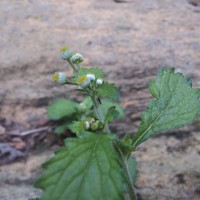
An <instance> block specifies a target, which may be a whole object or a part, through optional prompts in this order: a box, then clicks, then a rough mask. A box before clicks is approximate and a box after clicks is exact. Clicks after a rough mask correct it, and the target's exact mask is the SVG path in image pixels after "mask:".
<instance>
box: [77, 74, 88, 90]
mask: <svg viewBox="0 0 200 200" xmlns="http://www.w3.org/2000/svg"><path fill="white" fill-rule="evenodd" d="M77 84H78V89H83V88H85V87H86V86H88V85H89V84H90V78H88V77H87V76H86V75H84V76H79V77H78V80H77Z"/></svg>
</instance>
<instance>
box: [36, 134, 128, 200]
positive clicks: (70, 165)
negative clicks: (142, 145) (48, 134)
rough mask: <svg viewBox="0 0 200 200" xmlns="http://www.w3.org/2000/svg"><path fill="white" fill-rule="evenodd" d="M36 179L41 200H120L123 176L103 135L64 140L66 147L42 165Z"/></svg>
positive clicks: (111, 148)
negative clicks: (41, 170) (40, 190)
mask: <svg viewBox="0 0 200 200" xmlns="http://www.w3.org/2000/svg"><path fill="white" fill-rule="evenodd" d="M43 167H44V168H45V169H46V170H45V172H44V174H43V175H42V176H41V177H40V178H39V180H38V181H37V182H36V186H37V187H39V188H41V189H43V190H44V193H43V196H42V198H41V200H56V199H59V200H67V199H69V200H94V199H98V200H111V199H115V200H122V199H124V198H123V193H124V191H125V188H124V181H125V175H124V173H123V171H122V168H121V167H122V163H121V162H120V160H119V157H118V154H117V152H115V150H114V148H113V146H112V144H111V140H110V139H109V138H108V137H107V135H106V134H98V135H96V134H93V135H91V136H89V137H86V138H82V139H80V138H79V139H68V140H67V146H66V147H64V148H62V149H60V150H58V151H57V152H56V154H55V156H54V157H53V158H52V159H50V161H48V162H47V163H46V164H44V165H43Z"/></svg>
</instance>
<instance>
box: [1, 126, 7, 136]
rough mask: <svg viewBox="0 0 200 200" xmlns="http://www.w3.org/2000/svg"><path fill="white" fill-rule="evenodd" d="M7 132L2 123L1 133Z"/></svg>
mask: <svg viewBox="0 0 200 200" xmlns="http://www.w3.org/2000/svg"><path fill="white" fill-rule="evenodd" d="M5 133H6V129H5V128H4V127H3V126H1V125H0V135H4V134H5Z"/></svg>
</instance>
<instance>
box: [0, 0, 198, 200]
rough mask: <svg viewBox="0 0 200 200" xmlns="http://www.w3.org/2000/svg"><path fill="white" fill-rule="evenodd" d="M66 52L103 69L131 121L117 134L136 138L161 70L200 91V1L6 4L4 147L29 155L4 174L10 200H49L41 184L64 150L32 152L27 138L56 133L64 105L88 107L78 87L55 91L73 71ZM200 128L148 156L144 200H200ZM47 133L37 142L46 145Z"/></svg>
mask: <svg viewBox="0 0 200 200" xmlns="http://www.w3.org/2000/svg"><path fill="white" fill-rule="evenodd" d="M65 45H68V46H70V47H71V48H72V49H73V50H75V51H78V52H80V53H81V54H83V55H84V57H85V58H86V59H85V61H84V65H85V66H100V67H102V69H103V70H104V71H105V73H106V78H107V79H108V80H109V81H111V82H115V83H116V84H117V86H118V87H119V89H120V93H121V105H122V106H123V107H124V109H125V111H126V115H127V118H126V119H125V120H121V121H118V122H117V123H115V124H113V125H112V128H113V129H114V130H115V131H116V132H117V133H118V134H122V133H126V132H131V134H134V132H135V130H136V128H137V127H138V125H139V122H140V112H142V111H144V108H145V106H146V105H147V104H148V101H149V99H150V94H149V92H148V89H147V87H148V80H149V79H154V78H155V76H156V73H157V71H158V69H160V68H161V66H167V67H170V66H175V67H176V69H177V71H180V72H182V73H183V74H185V75H186V76H189V77H191V78H192V79H193V86H194V87H200V57H199V52H200V0H176V1H174V0H124V1H123V0H122V1H120V2H119V1H117V0H116V1H114V0H101V1H100V0H68V1H61V0H48V1H47V0H34V1H33V0H20V1H18V0H9V1H7V0H1V1H0V77H1V79H0V102H1V106H0V147H1V145H5V144H6V145H7V148H10V146H9V145H11V144H12V145H13V144H14V146H15V147H17V149H18V150H19V151H15V153H14V154H13V155H12V156H13V157H11V158H10V159H11V160H12V159H13V160H15V157H20V156H21V157H23V159H21V160H20V161H15V162H12V163H11V164H4V165H1V166H0V200H27V199H28V198H30V197H36V196H37V195H39V194H40V191H39V190H36V189H34V188H33V186H32V184H33V182H34V180H35V178H36V177H37V176H38V174H39V173H41V169H40V165H41V163H43V162H44V161H45V160H47V159H48V158H49V157H50V156H51V155H52V153H53V148H54V147H51V148H43V149H42V150H41V152H39V151H38V150H37V151H27V149H29V148H27V146H28V147H30V146H32V145H33V144H32V143H31V141H32V140H33V136H31V134H30V136H29V137H26V138H24V136H22V135H21V134H22V133H23V134H25V133H27V132H26V131H27V130H28V131H30V130H35V129H37V128H39V129H41V128H44V130H46V131H48V132H49V133H50V134H51V133H52V130H49V129H48V126H49V122H48V120H47V115H46V107H47V105H48V103H49V102H51V101H52V100H53V99H55V98H58V97H61V96H64V97H67V98H71V99H76V100H80V99H81V96H79V95H77V93H76V92H74V91H73V89H74V88H64V87H63V88H61V87H57V86H56V85H54V84H53V83H52V82H51V75H52V73H54V72H55V71H60V70H63V69H64V68H65V63H64V62H63V61H62V60H61V59H60V58H59V48H60V47H62V46H65ZM68 73H69V74H70V73H71V71H70V70H69V71H68ZM199 123H200V122H199V121H197V122H195V123H194V124H193V125H190V126H188V127H187V128H183V129H179V130H175V131H171V132H166V133H162V134H160V135H158V136H157V137H154V138H152V139H151V140H149V141H148V142H146V143H144V144H142V145H141V146H140V147H139V148H138V150H137V152H136V153H135V154H134V155H135V156H136V158H137V161H138V180H137V183H136V189H137V192H138V194H139V196H141V199H143V200H189V199H190V200H199V199H200V133H199V132H200V125H199ZM45 128H46V129H45ZM130 130H131V131H130ZM44 132H45V131H43V132H39V136H38V133H37V137H39V140H40V142H41V141H44V143H45V144H46V138H45V137H44ZM40 133H41V134H40ZM5 138H9V141H7V140H5ZM27 141H28V142H27ZM34 141H35V140H34ZM47 146H49V145H47ZM12 150H13V149H12ZM1 161H2V159H1Z"/></svg>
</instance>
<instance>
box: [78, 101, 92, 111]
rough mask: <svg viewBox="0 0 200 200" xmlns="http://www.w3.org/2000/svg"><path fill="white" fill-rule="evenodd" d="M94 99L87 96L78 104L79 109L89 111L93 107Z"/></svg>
mask: <svg viewBox="0 0 200 200" xmlns="http://www.w3.org/2000/svg"><path fill="white" fill-rule="evenodd" d="M92 105H93V104H92V100H91V98H90V97H86V98H84V99H83V101H82V102H81V103H80V104H79V105H78V111H80V112H87V111H88V110H90V109H91V108H92Z"/></svg>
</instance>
